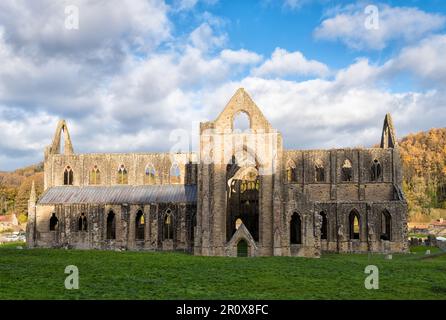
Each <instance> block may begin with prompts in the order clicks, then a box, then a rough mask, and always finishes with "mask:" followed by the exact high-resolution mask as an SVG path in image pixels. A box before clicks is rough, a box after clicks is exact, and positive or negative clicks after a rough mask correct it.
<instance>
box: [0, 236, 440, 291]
mask: <svg viewBox="0 0 446 320" xmlns="http://www.w3.org/2000/svg"><path fill="white" fill-rule="evenodd" d="M16 245H17V244H11V245H3V246H0V299H446V255H445V254H444V253H438V252H436V251H435V250H432V255H431V256H430V257H429V258H426V256H425V254H424V252H425V248H414V250H413V251H414V253H412V254H406V255H404V254H401V255H394V256H393V259H392V260H385V259H384V256H383V255H367V254H364V255H360V254H349V255H347V254H329V255H323V256H322V258H321V259H307V258H294V257H262V258H224V257H196V256H191V255H187V254H181V253H162V252H115V251H80V250H63V249H49V250H48V249H32V250H29V249H23V250H19V249H16ZM370 264H373V265H376V266H377V267H378V268H379V273H380V278H379V289H378V290H367V289H365V287H364V279H365V278H366V277H367V275H366V274H365V273H364V268H365V267H366V266H367V265H370ZM67 265H76V266H77V267H78V268H79V278H80V288H79V290H67V289H65V287H64V281H65V277H66V276H67V274H65V273H64V270H65V267H66V266H67Z"/></svg>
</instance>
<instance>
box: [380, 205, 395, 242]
mask: <svg viewBox="0 0 446 320" xmlns="http://www.w3.org/2000/svg"><path fill="white" fill-rule="evenodd" d="M391 238H392V217H391V216H390V213H389V211H387V210H384V211H383V212H381V236H380V239H381V240H388V241H390V240H391Z"/></svg>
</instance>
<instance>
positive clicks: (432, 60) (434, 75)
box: [384, 34, 446, 86]
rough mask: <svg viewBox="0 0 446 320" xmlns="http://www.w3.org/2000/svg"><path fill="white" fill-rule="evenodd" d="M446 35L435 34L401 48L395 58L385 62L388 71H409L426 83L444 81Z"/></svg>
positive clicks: (445, 81)
mask: <svg viewBox="0 0 446 320" xmlns="http://www.w3.org/2000/svg"><path fill="white" fill-rule="evenodd" d="M445 53H446V35H444V34H441V35H435V36H431V37H428V38H426V39H424V40H422V41H421V42H420V43H419V44H416V45H414V46H410V47H406V48H403V50H402V51H401V52H400V53H399V54H398V55H397V57H396V58H394V59H391V60H390V61H388V62H387V63H386V65H385V66H384V69H385V71H386V72H388V73H392V74H394V73H397V72H404V71H411V72H412V73H413V74H414V75H415V76H416V79H417V80H418V81H420V82H422V83H425V84H427V85H435V86H444V85H445V83H446V59H445Z"/></svg>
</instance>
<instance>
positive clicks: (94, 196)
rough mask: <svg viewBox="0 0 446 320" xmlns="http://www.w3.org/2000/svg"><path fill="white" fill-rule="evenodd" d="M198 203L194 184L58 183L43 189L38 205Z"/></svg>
mask: <svg viewBox="0 0 446 320" xmlns="http://www.w3.org/2000/svg"><path fill="white" fill-rule="evenodd" d="M172 202H176V203H196V202H197V186H195V185H150V186H86V187H75V186H58V187H52V188H49V189H48V190H46V191H45V192H44V194H43V195H42V197H41V198H40V200H39V201H38V203H39V204H84V203H85V204H87V203H91V204H122V203H128V204H143V203H172Z"/></svg>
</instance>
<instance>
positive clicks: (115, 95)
mask: <svg viewBox="0 0 446 320" xmlns="http://www.w3.org/2000/svg"><path fill="white" fill-rule="evenodd" d="M24 3H25V2H24V1H23V2H12V1H2V2H1V4H0V7H1V8H2V9H4V10H0V15H2V18H1V19H0V132H1V133H2V135H1V138H2V139H0V169H1V170H4V169H14V168H16V167H20V166H23V165H26V164H30V163H35V162H37V161H40V160H42V157H43V150H44V146H45V145H47V144H49V143H50V142H51V139H52V135H53V134H54V130H55V127H56V124H57V120H58V119H59V118H66V120H67V121H68V126H69V128H70V133H71V135H72V139H73V143H74V148H75V151H76V152H110V151H114V152H125V151H169V150H170V147H171V146H172V145H173V144H174V142H173V141H169V139H168V138H169V136H170V135H171V133H172V132H175V130H177V129H183V130H185V131H182V133H183V135H186V136H187V135H189V134H191V135H196V134H197V133H198V128H199V127H198V124H199V121H205V120H212V119H214V118H215V117H216V116H217V115H218V114H219V112H220V111H221V110H222V109H223V108H224V106H225V105H226V103H227V102H228V100H229V99H230V97H231V96H232V95H233V94H234V92H235V91H236V89H237V88H239V87H245V88H246V89H247V91H248V92H249V93H250V94H251V95H252V97H253V99H254V100H255V101H256V102H257V103H258V105H259V107H260V108H261V110H262V111H263V112H264V113H265V115H266V116H267V118H268V119H269V120H270V121H271V123H272V124H273V126H274V127H276V128H278V129H279V130H280V131H281V132H282V133H283V136H284V142H285V144H286V147H288V148H296V149H298V148H331V147H341V146H342V147H344V146H356V145H365V146H370V145H372V144H375V143H377V142H378V141H379V138H380V130H381V126H382V120H383V117H384V115H385V113H387V112H392V113H393V115H394V122H395V125H396V128H397V130H398V134H399V135H402V134H405V133H407V132H410V131H417V130H421V129H426V128H427V127H426V126H443V125H444V123H445V120H446V114H445V112H444V105H445V104H446V94H445V91H444V90H441V85H440V84H438V82H439V80H441V79H445V77H444V74H445V72H444V62H443V60H444V59H442V55H441V53H442V52H444V49H445V48H444V46H445V38H444V37H445V36H444V35H438V36H435V37H431V38H428V39H426V40H424V41H421V42H420V43H416V44H412V45H410V46H407V47H406V48H404V49H403V50H401V52H399V53H398V54H396V55H395V56H394V57H393V58H392V59H390V60H389V61H387V62H385V63H383V64H380V65H377V64H373V63H371V62H370V61H369V60H368V59H367V58H358V59H357V60H356V61H354V62H353V63H351V64H350V65H348V66H346V67H345V68H343V69H341V70H330V68H329V67H328V66H327V65H325V64H323V63H322V62H319V61H315V60H311V59H310V58H309V57H304V55H303V54H302V53H301V52H299V51H295V52H289V51H287V50H285V49H281V48H277V49H276V50H275V51H274V52H273V54H272V55H271V57H267V58H266V60H264V57H262V55H261V54H259V53H257V52H253V51H249V50H247V49H243V48H233V49H229V48H227V43H228V40H229V39H228V35H227V34H226V33H225V30H224V22H222V21H221V20H219V19H218V18H216V17H212V16H209V15H208V16H206V17H204V20H200V19H199V21H197V22H196V25H195V26H194V27H193V28H192V31H190V32H189V33H187V34H185V35H182V36H180V37H173V36H172V33H173V31H172V29H171V28H172V25H171V22H170V21H169V19H168V12H169V10H172V9H169V7H168V6H166V5H165V4H164V3H163V2H161V1H155V0H151V1H134V2H133V1H132V2H129V6H132V8H127V9H126V10H124V12H122V16H121V15H120V14H118V13H114V14H112V12H115V11H114V10H115V9H114V8H109V7H108V6H109V3H112V4H113V3H114V2H108V1H107V2H89V1H78V2H77V3H79V4H80V12H81V21H80V30H79V31H81V30H82V28H85V29H84V30H83V31H82V32H81V33H78V34H77V35H76V37H78V38H77V40H76V41H77V42H75V44H73V43H71V42H70V41H71V40H70V37H72V35H71V34H68V33H64V32H65V31H60V34H57V32H54V31H51V30H52V29H54V28H56V27H55V26H57V25H58V23H59V22H63V20H60V18H57V19H59V20H60V21H59V20H57V19H55V18H54V19H51V18H50V17H51V16H52V14H54V12H59V11H58V10H59V9H63V7H61V6H59V4H53V3H54V2H50V1H44V0H42V1H40V4H45V5H47V6H48V5H53V9H51V10H49V9H48V10H46V9H45V10H44V9H40V7H39V6H37V5H35V6H34V5H32V6H33V7H32V8H31V9H30V8H29V7H26V8H22V7H23V6H25V4H24ZM33 3H34V2H33ZM134 3H135V4H134ZM99 4H101V5H102V6H104V8H103V9H104V10H103V11H102V12H103V13H104V14H105V17H108V18H113V19H112V20H111V21H115V22H116V24H115V25H114V26H112V27H110V30H107V25H102V22H104V21H105V20H106V18H104V16H102V17H100V13H98V11H101V10H100V8H101V7H100V5H99ZM89 5H92V6H93V7H92V8H93V9H92V10H93V11H92V12H94V11H95V10H96V13H94V14H93V13H91V17H92V18H93V17H96V16H98V19H99V21H102V22H101V23H98V24H94V23H93V22H91V25H89V24H88V19H89V18H88V17H86V18H85V19H87V20H82V12H83V11H84V12H85V11H86V10H87V9H89V8H90V7H89ZM138 6H139V7H138ZM147 6H150V10H151V12H152V11H153V12H152V13H153V14H154V15H155V16H157V15H159V16H158V17H159V18H156V19H155V20H156V21H158V23H155V22H153V21H151V22H144V21H142V20H141V19H143V18H144V17H146V16H147V12H146V10H149V9H147V8H148V7H147ZM55 8H56V9H55ZM57 8H59V9H57ZM117 8H122V6H117ZM5 10H6V11H5ZM34 10H37V12H40V14H41V17H43V18H41V19H40V20H39V21H37V22H35V21H33V22H32V23H30V24H29V25H28V24H18V23H17V22H16V21H15V19H13V17H15V16H16V17H18V19H17V21H20V19H22V18H23V19H26V17H27V15H31V13H30V12H34ZM39 10H41V11H39ZM87 11H89V10H87ZM140 11H141V12H142V13H141V12H140ZM61 12H62V13H63V10H62V11H61ZM129 12H134V14H135V15H136V16H137V17H139V18H136V20H134V19H135V17H133V16H129V14H130V13H129ZM3 18H5V19H3ZM101 19H103V20H101ZM104 19H105V20H104ZM138 19H140V21H139V22H138ZM45 20H46V22H45ZM53 20H54V21H56V20H57V21H59V22H57V23H56V22H54V21H53ZM127 20H128V21H127ZM86 23H87V24H86ZM146 23H147V24H146ZM153 23H154V24H153ZM46 24H48V25H49V26H48V27H47V28H48V31H45V32H46V34H45V35H42V34H37V33H36V32H35V31H34V30H28V28H31V29H32V28H38V27H39V26H41V25H46ZM152 24H153V25H152ZM90 28H93V29H90ZM95 28H98V34H99V36H97V35H95V34H92V33H94V32H91V30H95ZM54 30H56V29H54ZM45 32H44V33H45ZM144 39H148V40H147V42H146V40H144ZM150 39H153V41H152V40H150ZM76 46H79V47H76ZM70 48H71V49H73V50H74V51H71V49H70ZM117 48H118V49H117ZM420 61H423V63H426V68H421V67H420V65H421V64H420ZM406 73H411V74H413V75H414V76H416V77H418V78H419V79H426V81H427V80H429V86H428V87H427V88H428V90H424V89H426V87H423V90H418V91H417V90H403V91H402V92H398V93H395V92H392V91H391V90H390V89H389V88H391V85H388V86H384V87H383V86H382V85H381V84H382V82H383V81H389V82H391V81H392V79H393V77H395V76H398V75H401V74H406ZM327 75H328V76H327ZM295 78H300V80H296V79H295ZM302 78H306V79H309V80H302ZM434 80H438V81H434ZM443 82H444V81H443ZM187 147H188V146H185V147H184V148H183V150H185V149H186V148H187ZM195 148H196V146H195Z"/></svg>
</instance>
